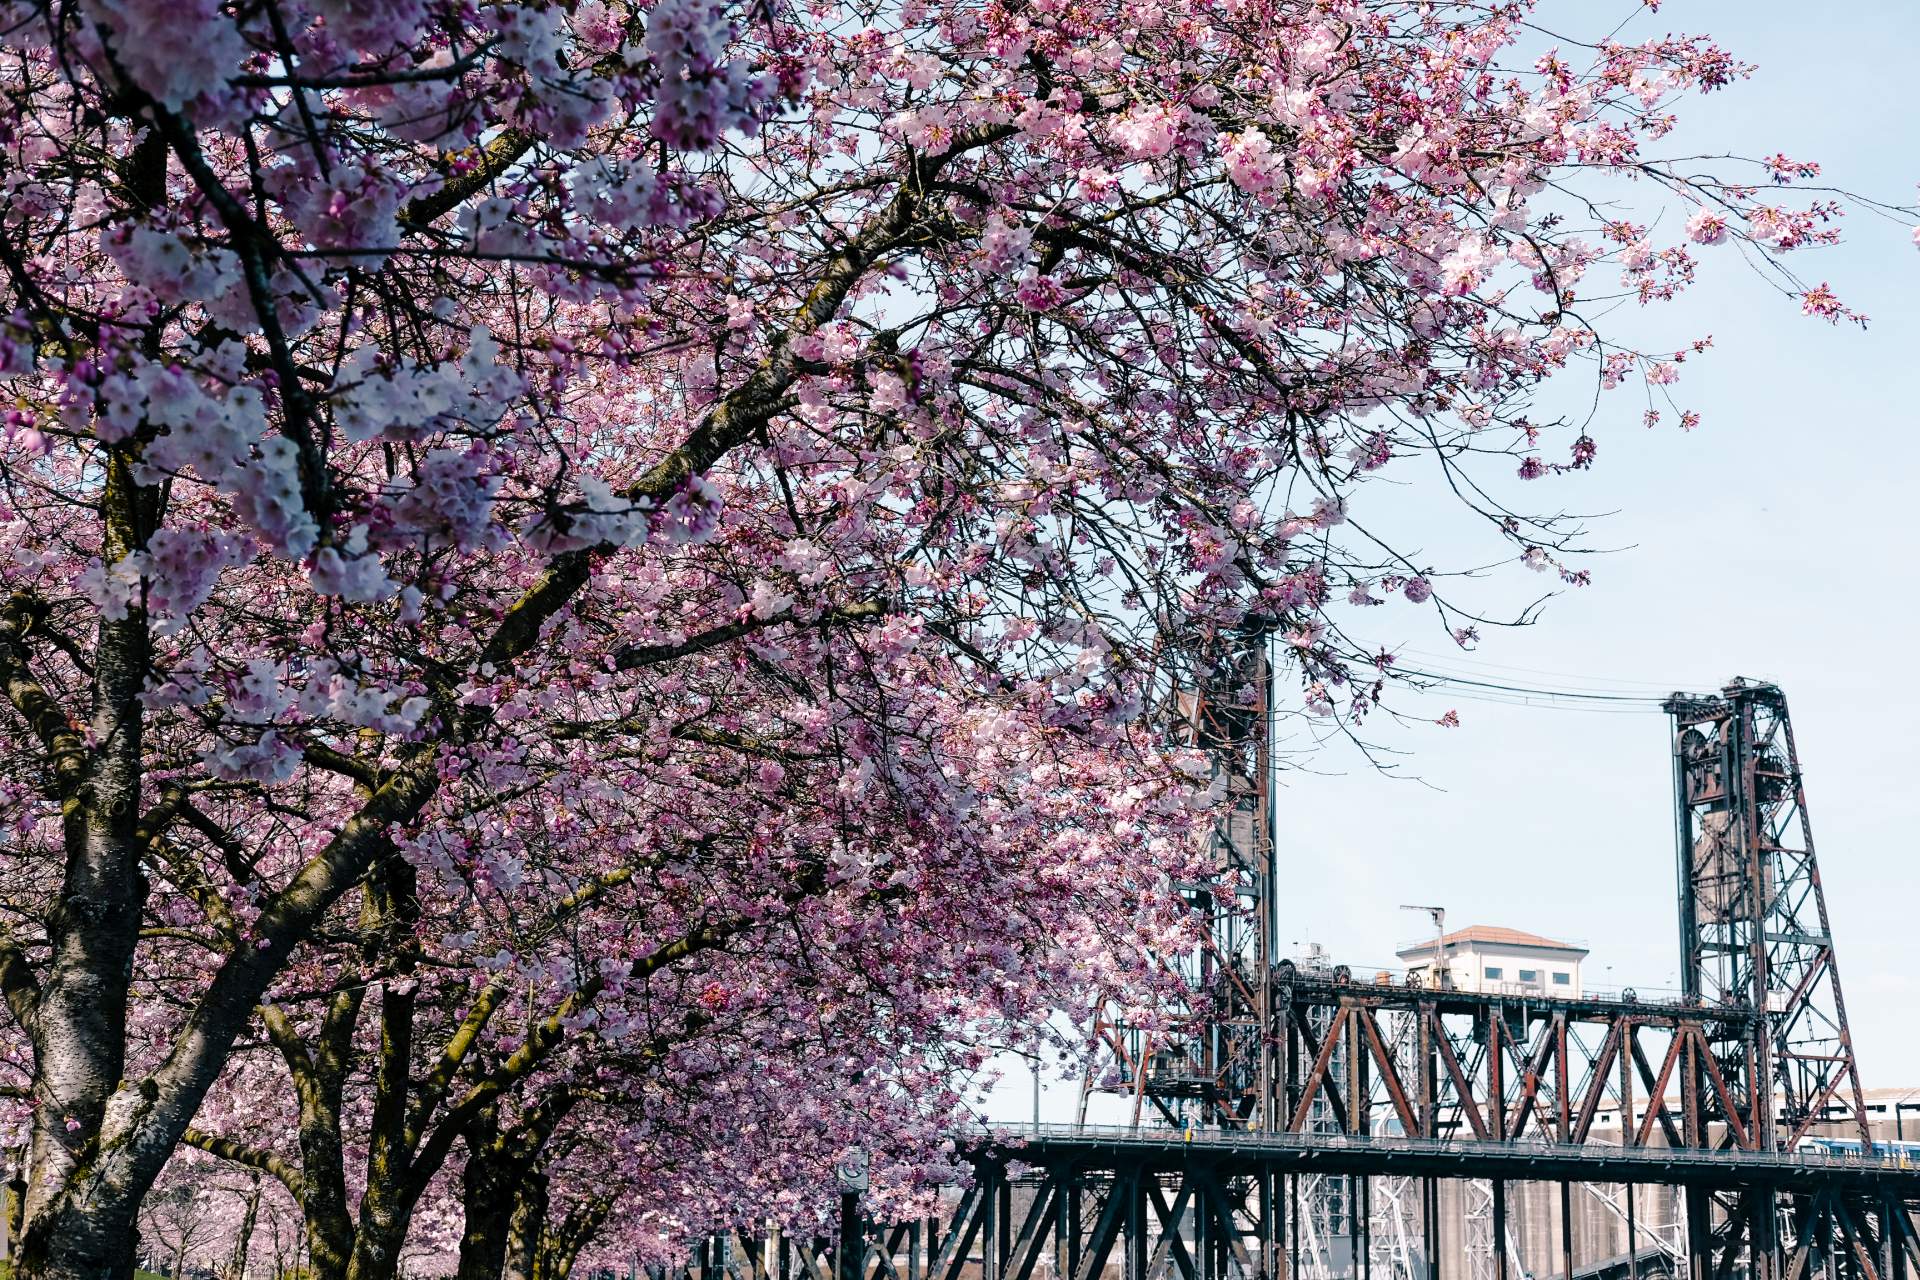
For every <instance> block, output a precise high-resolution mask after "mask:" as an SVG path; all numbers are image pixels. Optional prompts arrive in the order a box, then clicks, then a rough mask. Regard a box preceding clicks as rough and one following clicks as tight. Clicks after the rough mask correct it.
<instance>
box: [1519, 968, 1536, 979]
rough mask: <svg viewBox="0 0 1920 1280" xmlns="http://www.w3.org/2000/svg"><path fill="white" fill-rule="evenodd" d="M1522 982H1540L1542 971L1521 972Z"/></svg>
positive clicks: (1524, 970)
mask: <svg viewBox="0 0 1920 1280" xmlns="http://www.w3.org/2000/svg"><path fill="white" fill-rule="evenodd" d="M1520 981H1522V982H1538V981H1540V971H1539V970H1538V969H1522V970H1521V971H1520Z"/></svg>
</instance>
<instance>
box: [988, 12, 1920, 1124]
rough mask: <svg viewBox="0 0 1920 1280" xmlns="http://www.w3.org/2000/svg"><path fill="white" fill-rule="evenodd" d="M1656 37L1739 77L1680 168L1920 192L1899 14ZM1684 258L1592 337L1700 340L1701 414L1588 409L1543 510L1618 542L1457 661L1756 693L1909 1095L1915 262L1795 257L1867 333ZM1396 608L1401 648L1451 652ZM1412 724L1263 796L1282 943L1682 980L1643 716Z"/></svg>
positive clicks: (1830, 252)
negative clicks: (1595, 447) (1273, 800)
mask: <svg viewBox="0 0 1920 1280" xmlns="http://www.w3.org/2000/svg"><path fill="white" fill-rule="evenodd" d="M1624 8H1625V6H1619V9H1624ZM1602 10H1605V11H1607V12H1609V13H1611V12H1615V11H1616V8H1615V7H1614V6H1611V5H1610V4H1608V3H1605V2H1603V0H1558V3H1554V2H1553V0H1549V3H1548V5H1547V6H1546V13H1545V16H1546V17H1547V19H1548V21H1549V24H1551V23H1552V22H1553V21H1554V20H1556V19H1557V20H1558V23H1559V25H1560V26H1561V27H1562V28H1565V29H1578V30H1592V29H1593V28H1594V25H1595V23H1594V15H1595V13H1596V12H1599V11H1602ZM1667 31H1689V32H1692V31H1708V32H1712V33H1713V34H1714V35H1715V36H1716V37H1718V38H1719V40H1720V42H1721V43H1722V44H1723V45H1724V46H1726V47H1727V48H1728V49H1730V50H1731V51H1732V52H1733V53H1734V54H1735V55H1736V56H1738V57H1739V58H1741V59H1742V60H1744V61H1748V62H1753V63H1757V64H1759V73H1758V74H1757V75H1756V77H1755V78H1754V79H1752V80H1750V81H1747V82H1744V83H1742V84H1739V85H1737V86H1735V87H1733V88H1732V89H1729V90H1727V91H1725V92H1723V93H1720V94H1716V95H1713V96H1712V97H1709V98H1706V99H1691V100H1689V101H1687V102H1686V103H1685V104H1684V107H1683V120H1684V122H1685V123H1684V125H1683V128H1682V130H1681V131H1680V132H1679V133H1677V134H1676V135H1675V136H1674V137H1673V138H1672V139H1670V140H1669V142H1670V144H1671V153H1673V154H1725V153H1728V152H1732V153H1736V154H1745V155H1753V156H1759V155H1767V154H1771V153H1773V152H1775V151H1784V152H1786V153H1787V154H1788V155H1790V156H1793V157H1795V158H1796V159H1799V158H1805V159H1814V160H1818V161H1820V162H1821V164H1822V165H1823V166H1824V168H1825V175H1824V176H1825V177H1826V178H1827V179H1828V180H1830V181H1831V182H1833V183H1834V184H1835V185H1838V186H1841V187H1845V188H1848V189H1851V190H1856V191H1861V192H1865V193H1868V194H1871V195H1874V196H1877V197H1879V198H1881V199H1885V200H1888V201H1892V202H1905V203H1910V202H1912V201H1913V200H1914V198H1915V183H1916V182H1920V132H1917V131H1916V130H1915V129H1914V128H1913V122H1912V106H1911V104H1912V89H1913V78H1914V75H1915V70H1914V60H1915V55H1916V54H1920V5H1915V4H1909V3H1895V2H1892V0H1856V2H1854V3H1848V4H1836V5H1825V6H1818V7H1814V6H1807V5H1804V4H1799V3H1787V2H1786V0H1745V2H1741V0H1667V3H1666V4H1664V5H1663V6H1662V7H1661V10H1660V12H1659V13H1658V14H1657V15H1652V16H1642V17H1640V18H1639V19H1637V20H1636V21H1635V23H1634V24H1633V25H1632V26H1630V27H1629V28H1628V29H1627V30H1626V31H1625V32H1623V36H1627V37H1630V38H1644V37H1647V36H1650V35H1656V34H1660V33H1663V32H1667ZM1701 252H1702V254H1703V256H1704V258H1705V263H1704V267H1705V269H1704V270H1703V272H1702V280H1701V282H1700V283H1699V284H1698V285H1697V286H1696V287H1695V289H1694V290H1693V291H1692V292H1690V293H1689V294H1688V295H1687V296H1686V297H1685V298H1684V299H1683V300H1681V301H1680V302H1677V303H1674V304H1669V305H1667V306H1664V307H1656V308H1653V309H1651V310H1646V311H1640V310H1637V309H1632V308H1629V309H1626V310H1623V311H1621V312H1619V313H1617V314H1616V315H1615V316H1614V317H1613V319H1612V322H1611V323H1612V325H1613V335H1614V336H1615V337H1616V338H1618V339H1622V340H1627V341H1630V342H1634V343H1636V344H1640V345H1644V346H1645V347H1646V348H1649V349H1659V348H1662V347H1677V346H1679V345H1681V344H1682V343H1684V342H1685V341H1686V340H1689V339H1691V338H1693V337H1696V336H1699V335H1701V334H1703V333H1711V334H1712V335H1713V338H1714V344H1715V349H1714V350H1713V351H1712V352H1710V353H1708V355H1707V356H1705V357H1703V358H1699V359H1695V360H1691V361H1689V362H1688V364H1687V366H1686V369H1685V374H1686V376H1685V377H1684V378H1683V380H1682V381H1681V382H1680V383H1679V384H1678V386H1677V387H1676V388H1674V391H1675V393H1676V394H1675V399H1676V401H1677V402H1678V403H1680V404H1682V405H1683V406H1686V407H1691V408H1693V409H1696V410H1698V411H1699V412H1700V413H1701V415H1702V417H1703V419H1704V421H1703V424H1702V425H1701V427H1700V428H1699V429H1698V430H1697V431H1694V432H1692V433H1690V434H1682V433H1680V432H1679V431H1677V430H1675V429H1674V428H1672V427H1670V426H1666V427H1661V428H1658V429H1655V430H1652V431H1648V430H1645V429H1643V428H1642V427H1641V426H1640V425H1639V423H1638V415H1639V410H1640V409H1641V408H1643V407H1644V401H1639V402H1636V401H1635V400H1633V399H1631V398H1630V397H1629V396H1628V395H1627V394H1624V393H1616V394H1617V398H1609V399H1605V400H1603V401H1602V405H1601V417H1600V418H1599V419H1598V421H1597V423H1596V425H1595V428H1594V430H1593V434H1594V435H1595V437H1596V438H1597V439H1598V441H1599V443H1600V450H1601V452H1600V458H1599V465H1598V466H1597V467H1596V468H1595V470H1594V471H1593V472H1591V473H1589V474H1588V475H1584V476H1580V477H1578V478H1577V480H1578V484H1577V485H1569V486H1567V487H1566V489H1565V490H1564V491H1563V492H1561V493H1559V494H1556V495H1553V496H1554V500H1555V501H1558V502H1565V503H1566V504H1567V505H1568V506H1569V507H1573V508H1579V509H1583V510H1590V511H1610V512H1613V513H1614V514H1612V515H1611V516H1609V517H1608V518H1607V519H1606V520H1604V521H1602V522H1600V523H1599V524H1598V525H1597V526H1596V531H1595V536H1594V538H1593V542H1594V544H1596V545H1606V546H1611V547H1619V548H1622V549H1621V550H1618V551H1617V552H1614V553H1613V554H1610V555H1606V556H1602V557H1597V558H1595V559H1592V560H1589V561H1587V562H1585V563H1586V565H1587V567H1590V568H1592V569H1593V571H1594V578H1595V581H1594V585H1593V586H1591V587H1589V588H1587V589H1585V590H1582V591H1578V592H1574V593H1570V594H1566V595H1562V596H1560V597H1558V598H1557V599H1556V600H1555V601H1554V602H1553V603H1552V604H1551V605H1550V607H1549V608H1548V609H1547V611H1546V613H1545V616H1544V618H1543V620H1542V621H1541V622H1540V624H1539V625H1537V626H1535V627H1532V628H1529V629H1526V630H1521V631H1506V632H1500V633H1496V634H1490V635H1489V637H1488V638H1487V640H1486V642H1485V643H1483V644H1482V645H1481V647H1480V648H1479V650H1478V651H1477V652H1475V653H1474V654H1472V655H1468V656H1469V657H1470V659H1471V661H1472V662H1474V663H1479V664H1487V665H1486V666H1485V667H1484V668H1479V669H1481V670H1484V671H1485V672H1486V673H1487V674H1490V675H1492V676H1493V677H1495V678H1508V679H1513V680H1516V681H1518V682H1521V683H1531V682H1536V681H1543V682H1546V683H1556V682H1558V683H1565V681H1564V680H1558V681H1556V679H1555V676H1556V675H1557V676H1571V677H1577V678H1580V679H1582V680H1586V681H1593V682H1597V683H1600V684H1610V685H1619V686H1622V687H1630V688H1642V687H1644V688H1646V689H1648V690H1669V689H1688V690H1710V689H1714V688H1717V687H1718V686H1719V685H1721V684H1722V683H1724V682H1725V681H1726V680H1727V679H1728V678H1729V677H1731V676H1734V675H1736V674H1739V675H1748V676H1755V677H1760V678H1765V679H1771V680H1773V681H1775V682H1777V683H1779V684H1780V685H1781V686H1782V687H1783V688H1784V689H1785V690H1786V692H1787V695H1788V698H1789V701H1790V705H1791V708H1792V712H1793V722H1794V729H1795V734H1796V738H1797V741H1798V746H1799V750H1800V756H1801V762H1802V765H1803V768H1804V770H1805V774H1806V779H1807V787H1808V808H1809V810H1810V812H1811V815H1812V818H1813V829H1814V834H1815V840H1816V845H1817V848H1818V852H1819V857H1820V868H1821V874H1822V879H1823V881H1824V883H1825V886H1826V889H1827V894H1828V905H1829V907H1830V910H1831V914H1832V920H1833V927H1834V931H1835V935H1836V940H1837V947H1838V959H1839V965H1840V971H1841V975H1842V978H1843V981H1844V983H1845V990H1846V995H1847V1000H1848V1005H1849V1013H1850V1015H1851V1019H1852V1023H1853V1028H1854V1035H1855V1040H1856V1046H1857V1049H1858V1052H1859V1056H1860V1061H1861V1066H1862V1073H1863V1076H1864V1078H1865V1083H1866V1084H1867V1085H1868V1087H1870V1088H1877V1087H1893V1086H1912V1087H1914V1088H1916V1089H1920V1017H1915V1016H1914V1015H1913V1014H1912V1013H1911V1012H1910V1010H1911V1009H1912V1008H1913V1007H1914V1006H1915V1004H1916V1002H1920V909H1917V908H1920V893H1916V888H1920V876H1917V875H1916V873H1915V869H1914V863H1913V855H1914V849H1915V844H1916V840H1915V837H1914V833H1913V812H1912V811H1913V800H1914V797H1916V796H1920V785H1916V778H1915V773H1916V771H1920V750H1917V749H1916V745H1917V744H1920V672H1917V671H1916V670H1915V664H1914V663H1913V662H1912V661H1911V651H1912V650H1913V649H1914V648H1915V645H1916V641H1920V565H1917V564H1916V561H1917V560H1920V535H1917V534H1916V532H1915V529H1916V523H1915V522H1916V518H1917V517H1920V492H1917V491H1916V488H1915V478H1916V476H1920V435H1916V431H1915V426H1916V415H1915V411H1914V405H1915V402H1916V392H1917V391H1920V362H1917V361H1916V359H1915V357H1916V355H1920V313H1917V312H1920V309H1917V308H1916V306H1915V302H1914V299H1915V296H1916V290H1917V287H1920V250H1916V249H1915V248H1914V246H1913V244H1912V242H1911V240H1910V239H1909V231H1908V229H1907V228H1905V227H1902V226H1897V225H1893V224H1889V223H1886V222H1882V221H1879V220H1878V219H1875V218H1873V217H1871V216H1868V215H1865V214H1861V215H1856V216H1854V217H1851V218H1849V219H1848V236H1847V243H1846V244H1845V245H1843V246H1841V247H1838V248H1834V249H1824V250H1817V251H1812V252H1809V253H1806V254H1803V255H1801V256H1800V257H1799V258H1798V259H1797V260H1796V261H1795V262H1794V265H1795V266H1796V267H1797V268H1798V269H1799V270H1800V272H1801V273H1802V274H1803V275H1804V276H1805V277H1806V278H1807V279H1808V280H1809V281H1810V282H1817V281H1820V280H1823V279H1824V280H1829V281H1831V282H1832V284H1833V286H1834V288H1835V289H1836V290H1838V291H1839V292H1840V294H1841V296H1842V297H1843V298H1844V299H1845V300H1846V301H1847V302H1849V303H1850V304H1851V305H1853V306H1855V307H1856V308H1857V309H1859V310H1861V311H1864V312H1866V313H1867V314H1868V315H1869V316H1871V317H1872V323H1871V325H1870V327H1869V328H1868V329H1867V330H1866V331H1865V332H1861V331H1860V330H1858V329H1854V328H1845V329H1836V328H1831V327H1829V326H1827V325H1826V324H1824V323H1821V322H1818V321H1814V320H1811V319H1808V318H1806V317H1803V316H1802V315H1801V314H1800V312H1799V308H1798V307H1797V306H1796V305H1794V304H1793V303H1791V302H1790V301H1788V300H1786V299H1784V298H1781V297H1780V296H1778V294H1777V293H1775V292H1773V291H1772V290H1771V289H1770V288H1769V287H1768V286H1766V285H1765V284H1763V283H1762V282H1761V281H1760V280H1758V279H1757V278H1755V277H1754V276H1753V275H1752V274H1751V273H1750V272H1749V271H1748V270H1747V269H1746V268H1745V267H1743V266H1742V265H1741V264H1740V263H1739V261H1738V260H1737V259H1736V258H1735V257H1734V256H1733V251H1732V250H1731V249H1719V250H1716V249H1703V250H1702V251H1701ZM1668 416H1669V418H1671V414H1669V415H1668ZM1438 559H1440V556H1439V555H1438V554H1436V560H1438ZM1521 576H1523V577H1527V578H1531V575H1521ZM1539 582H1540V579H1537V578H1534V579H1532V580H1531V581H1528V582H1523V583H1517V584H1511V585H1514V586H1520V587H1534V586H1537V585H1538V583H1539ZM1494 589H1495V590H1496V591H1497V590H1500V589H1504V588H1494ZM1398 607H1400V608H1401V609H1402V610H1403V611H1404V612H1405V614H1406V622H1405V626H1406V631H1405V634H1404V636H1402V637H1398V638H1397V639H1398V640H1399V643H1400V644H1401V645H1402V646H1403V651H1405V650H1413V651H1425V652H1428V653H1442V652H1444V651H1445V650H1446V649H1447V647H1448V642H1447V640H1446V638H1445V637H1444V636H1443V635H1441V634H1439V633H1437V632H1436V631H1435V630H1433V629H1432V628H1431V627H1430V626H1429V625H1428V624H1425V623H1423V622H1421V621H1420V620H1418V619H1417V618H1416V617H1415V616H1414V613H1413V611H1412V610H1410V609H1406V608H1405V606H1398ZM1386 613H1387V610H1385V609H1382V610H1379V611H1376V614H1375V615H1374V616H1376V617H1377V616H1379V615H1383V614H1386ZM1382 622H1383V623H1386V624H1387V625H1386V629H1385V633H1384V634H1383V635H1382V638H1383V639H1388V640H1390V641H1392V640H1395V639H1396V637H1395V636H1394V635H1393V634H1392V630H1391V627H1392V621H1391V620H1388V619H1382ZM1448 666H1449V669H1452V670H1467V669H1468V668H1467V666H1466V665H1465V664H1464V663H1463V662H1461V661H1459V660H1458V659H1450V660H1448ZM1536 673H1552V674H1546V675H1542V674H1536ZM1406 706H1407V707H1408V708H1409V709H1410V710H1413V711H1417V712H1423V713H1427V714H1430V715H1431V716H1438V715H1439V714H1440V712H1442V711H1444V710H1446V709H1447V708H1449V707H1454V708H1457V709H1458V710H1459V712H1460V715H1461V718H1462V721H1463V723H1462V725H1461V727H1460V728H1458V729H1451V730H1447V729H1441V728H1438V727H1431V728H1429V727H1426V726H1425V725H1424V724H1423V725H1421V726H1419V727H1415V728H1412V729H1408V730H1402V731H1395V732H1391V733H1385V734H1383V735H1381V736H1383V737H1385V739H1386V740H1387V741H1389V742H1390V743H1391V745H1392V746H1394V747H1395V748H1398V749H1400V750H1403V751H1405V752H1407V753H1408V754H1407V755H1405V756H1404V757H1403V758H1402V764H1401V769H1402V772H1403V774H1404V775H1406V776H1405V777H1404V778H1403V779H1402V780H1392V779H1388V778H1385V777H1383V776H1382V775H1381V774H1379V773H1378V772H1376V771H1374V770H1372V769H1370V768H1369V767H1368V766H1367V765H1366V764H1365V763H1364V762H1363V761H1361V760H1360V759H1359V758H1358V757H1357V755H1356V754H1355V753H1352V752H1342V751H1339V750H1328V751H1323V752H1321V753H1318V754H1317V755H1314V756H1312V757H1310V758H1308V759H1305V760H1303V761H1301V765H1302V768H1301V769H1300V770H1296V771H1294V772H1290V773H1288V774H1287V775H1285V776H1284V777H1283V779H1282V786H1283V790H1282V791H1281V793H1280V803H1279V809H1280V824H1279V833H1280V834H1279V839H1280V861H1281V877H1282V885H1283V888H1282V891H1281V900H1282V906H1281V911H1282V917H1281V926H1280V927H1281V942H1282V945H1283V947H1286V946H1288V945H1289V944H1293V943H1296V942H1297V943H1300V944H1304V943H1305V942H1307V941H1309V940H1311V941H1313V942H1317V943H1320V944H1322V945H1324V946H1326V947H1327V948H1328V949H1329V950H1330V951H1332V952H1333V953H1334V954H1335V955H1336V956H1337V957H1339V958H1340V959H1343V960H1346V961H1348V962H1349V963H1351V964H1353V966H1354V967H1355V968H1356V970H1357V969H1360V968H1362V967H1364V966H1371V965H1391V964H1393V952H1394V949H1395V947H1396V946H1397V945H1398V944H1400V943H1403V942H1405V941H1407V940H1410V939H1413V938H1415V937H1417V936H1419V935H1420V934H1421V933H1422V932H1423V931H1424V930H1425V928H1426V925H1425V923H1424V920H1423V919H1422V918H1418V917H1416V916H1414V915H1412V914H1411V913H1407V912H1404V911H1401V910H1399V909H1398V907H1399V904H1401V903H1406V902H1419V903H1435V904H1441V905H1444V906H1445V907H1446V908H1447V911H1448V923H1449V925H1450V926H1458V925H1467V924H1475V923H1484V924H1503V925H1509V926H1513V927H1517V928H1522V929H1528V930H1532V931H1534V932H1537V933H1543V934H1547V935H1550V936H1554V937H1560V938H1566V939H1571V940H1576V941H1578V942H1580V943H1581V944H1583V945H1585V946H1587V947H1589V948H1590V949H1591V951H1592V955H1591V957H1590V958H1589V960H1588V962H1587V964H1588V967H1587V982H1588V983H1589V984H1590V985H1594V986H1615V987H1617V986H1622V985H1636V986H1638V987H1640V988H1641V989H1643V990H1644V989H1651V988H1662V987H1672V986H1675V985H1677V974H1676V956H1677V951H1678V943H1677V940H1676V925H1675V922H1674V910H1673V901H1674V847H1673V836H1672V827H1671V823H1672V818H1671V812H1672V811H1671V800H1670V796H1669V788H1670V785H1671V783H1670V773H1669V768H1670V766H1669V761H1668V757H1667V728H1666V722H1665V719H1664V717H1662V716H1660V715H1657V714H1641V715H1597V714H1583V713H1579V712H1571V711H1559V710H1534V709H1527V708H1517V707H1507V706H1496V705H1488V704H1485V703H1480V702H1473V701H1468V700H1466V699H1464V698H1455V697H1446V696H1440V697H1433V698H1423V699H1422V700H1419V701H1413V702H1408V703H1407V704H1406ZM1027 1091H1028V1084H1027V1083H1026V1081H1025V1079H1024V1078H1013V1079H1009V1080H1007V1081H1006V1082H1005V1084H1004V1085H1003V1086H1002V1088H1001V1089H1000V1090H999V1091H997V1093H996V1096H995V1099H994V1105H993V1107H992V1111H993V1113H994V1114H996V1115H1002V1116H1005V1117H1007V1118H1017V1117H1021V1116H1024V1115H1025V1114H1026V1108H1027V1105H1028V1103H1027V1098H1028V1092H1027ZM1055 1096H1056V1097H1057V1096H1058V1095H1055ZM1058 1100H1059V1103H1064V1102H1065V1098H1064V1097H1059V1099H1058ZM1056 1105H1057V1104H1056V1103H1055V1102H1054V1101H1053V1100H1052V1099H1050V1100H1049V1105H1048V1107H1047V1110H1048V1111H1049V1112H1050V1113H1053V1112H1055V1109H1056Z"/></svg>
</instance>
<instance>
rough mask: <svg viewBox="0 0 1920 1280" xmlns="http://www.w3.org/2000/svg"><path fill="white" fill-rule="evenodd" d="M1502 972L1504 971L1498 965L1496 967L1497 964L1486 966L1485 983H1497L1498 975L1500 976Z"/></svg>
mask: <svg viewBox="0 0 1920 1280" xmlns="http://www.w3.org/2000/svg"><path fill="white" fill-rule="evenodd" d="M1504 972H1505V970H1503V969H1501V967H1500V966H1499V965H1497V964H1490V965H1488V966H1487V969H1486V973H1487V981H1489V982H1498V981H1500V975H1501V974H1502V973H1504Z"/></svg>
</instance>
